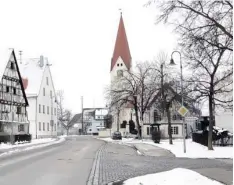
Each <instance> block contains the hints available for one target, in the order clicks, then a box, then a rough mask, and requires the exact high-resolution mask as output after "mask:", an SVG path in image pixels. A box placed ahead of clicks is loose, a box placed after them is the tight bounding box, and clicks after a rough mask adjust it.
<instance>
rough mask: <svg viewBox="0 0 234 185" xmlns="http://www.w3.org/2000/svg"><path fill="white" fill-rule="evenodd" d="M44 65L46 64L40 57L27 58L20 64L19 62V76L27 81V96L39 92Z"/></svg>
mask: <svg viewBox="0 0 234 185" xmlns="http://www.w3.org/2000/svg"><path fill="white" fill-rule="evenodd" d="M45 67H46V64H45V62H44V61H43V60H42V58H33V59H27V60H25V61H23V63H22V64H19V68H20V72H21V76H22V78H23V79H26V80H27V82H28V84H27V86H26V87H25V92H26V94H27V96H32V95H38V94H39V90H40V86H41V82H42V77H43V73H44V71H45Z"/></svg>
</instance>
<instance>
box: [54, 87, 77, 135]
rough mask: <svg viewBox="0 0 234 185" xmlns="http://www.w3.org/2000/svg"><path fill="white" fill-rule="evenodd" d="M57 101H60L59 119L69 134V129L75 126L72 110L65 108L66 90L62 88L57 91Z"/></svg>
mask: <svg viewBox="0 0 234 185" xmlns="http://www.w3.org/2000/svg"><path fill="white" fill-rule="evenodd" d="M57 101H58V121H59V122H60V124H61V125H62V127H63V128H64V129H66V131H67V135H69V129H70V128H71V127H72V126H73V123H72V122H71V119H72V113H71V111H70V110H68V109H65V108H64V103H63V101H64V92H63V91H62V90H59V91H57Z"/></svg>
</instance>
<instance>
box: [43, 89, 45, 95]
mask: <svg viewBox="0 0 234 185" xmlns="http://www.w3.org/2000/svg"><path fill="white" fill-rule="evenodd" d="M43 96H45V88H43Z"/></svg>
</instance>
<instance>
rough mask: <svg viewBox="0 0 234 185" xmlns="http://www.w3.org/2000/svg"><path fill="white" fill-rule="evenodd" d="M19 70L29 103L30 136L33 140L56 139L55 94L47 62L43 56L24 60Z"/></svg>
mask: <svg viewBox="0 0 234 185" xmlns="http://www.w3.org/2000/svg"><path fill="white" fill-rule="evenodd" d="M20 70H21V73H22V77H23V78H24V81H25V84H26V85H25V92H26V95H27V98H28V101H29V107H28V118H29V121H30V130H29V131H30V134H32V137H33V138H46V137H56V136H57V103H56V93H55V88H54V84H53V79H52V75H51V71H50V64H49V63H48V60H47V59H46V58H44V57H43V56H41V57H40V58H34V59H28V60H25V61H24V62H23V63H22V64H21V65H20Z"/></svg>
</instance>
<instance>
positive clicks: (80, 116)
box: [70, 113, 82, 124]
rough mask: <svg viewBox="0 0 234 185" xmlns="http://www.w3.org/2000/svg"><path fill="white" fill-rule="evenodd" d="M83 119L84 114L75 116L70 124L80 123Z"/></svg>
mask: <svg viewBox="0 0 234 185" xmlns="http://www.w3.org/2000/svg"><path fill="white" fill-rule="evenodd" d="M81 118H82V113H79V114H75V115H74V116H73V118H72V120H71V122H70V123H71V124H75V123H78V122H79V121H81Z"/></svg>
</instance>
